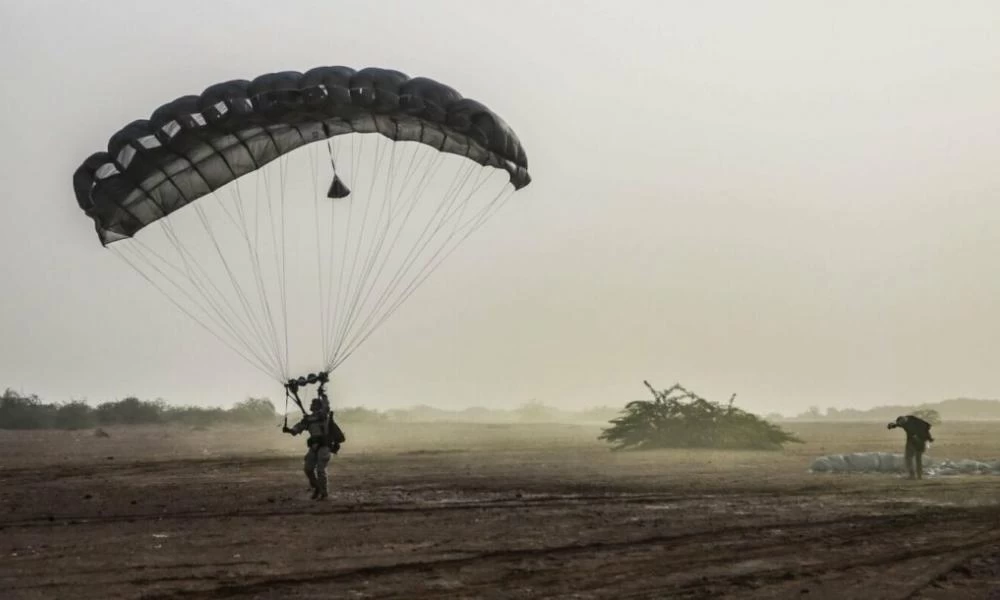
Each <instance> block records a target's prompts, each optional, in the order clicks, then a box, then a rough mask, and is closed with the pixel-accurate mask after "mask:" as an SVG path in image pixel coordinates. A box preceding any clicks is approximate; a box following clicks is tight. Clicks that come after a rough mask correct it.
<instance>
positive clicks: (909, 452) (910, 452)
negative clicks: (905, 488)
mask: <svg viewBox="0 0 1000 600" xmlns="http://www.w3.org/2000/svg"><path fill="white" fill-rule="evenodd" d="M914 450H915V448H914V447H913V444H911V443H910V441H909V440H907V441H906V450H905V452H904V454H903V458H904V459H905V460H906V472H907V473H908V474H909V478H910V479H913V478H914V477H916V474H915V472H914V468H913V462H914V458H915V457H914V454H915V452H914Z"/></svg>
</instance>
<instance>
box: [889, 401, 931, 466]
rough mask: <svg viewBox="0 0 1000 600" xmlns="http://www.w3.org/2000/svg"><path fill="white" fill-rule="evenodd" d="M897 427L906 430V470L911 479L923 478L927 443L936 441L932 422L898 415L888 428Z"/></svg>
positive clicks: (911, 416)
mask: <svg viewBox="0 0 1000 600" xmlns="http://www.w3.org/2000/svg"><path fill="white" fill-rule="evenodd" d="M897 427H900V428H902V429H903V431H905V432H906V450H905V453H904V457H905V459H906V470H907V472H908V473H909V479H914V478H916V479H923V478H924V464H923V456H924V452H925V451H926V450H927V443H928V442H933V441H934V438H933V437H931V424H930V423H928V422H927V421H924V420H923V419H921V418H919V417H914V416H913V415H907V416H905V417H896V420H895V421H894V422H892V423H889V425H888V426H887V427H886V429H896V428H897Z"/></svg>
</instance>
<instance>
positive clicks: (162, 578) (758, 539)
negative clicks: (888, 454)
mask: <svg viewBox="0 0 1000 600" xmlns="http://www.w3.org/2000/svg"><path fill="white" fill-rule="evenodd" d="M790 428H791V429H793V430H795V431H797V432H798V433H799V434H800V435H802V436H803V437H805V438H806V439H807V440H808V443H807V444H805V445H803V446H793V447H790V448H789V449H788V450H787V451H784V452H780V453H723V452H708V451H706V452H674V451H665V452H653V453H612V452H609V451H608V450H607V448H606V447H604V446H603V445H602V444H601V443H599V442H597V441H596V440H595V437H596V434H597V433H598V428H597V427H586V426H534V425H515V426H510V425H493V426H489V425H453V426H449V425H442V424H418V425H406V426H404V425H393V426H384V425H383V426H378V427H375V426H356V427H348V428H347V434H348V436H349V443H348V445H346V446H345V448H344V450H343V452H342V454H341V455H340V456H338V457H336V458H335V459H334V461H333V462H332V463H331V468H330V474H331V480H332V485H333V490H334V492H333V494H332V496H331V498H330V499H329V500H328V501H326V502H322V503H316V502H311V501H310V500H308V493H307V489H306V483H305V478H304V476H303V475H302V473H301V470H300V464H301V454H302V450H303V448H302V447H301V446H302V440H301V439H293V438H289V437H287V436H281V435H280V433H278V432H277V431H276V430H273V429H267V430H259V429H258V430H227V431H192V430H189V429H179V428H174V429H161V428H150V429H118V430H115V429H111V430H109V432H110V434H111V437H110V438H97V437H94V436H93V433H92V432H90V431H82V432H75V433H57V432H36V433H28V432H0V481H2V485H0V596H2V597H3V598H6V599H12V600H13V599H28V598H72V599H74V600H83V599H86V598H101V599H106V598H149V599H153V598H157V599H160V598H162V599H166V598H195V599H196V598H282V599H286V598H407V599H410V598H415V597H420V598H422V597H430V598H549V597H555V598H616V599H622V598H838V599H843V598H863V599H878V598H942V599H944V598H949V599H951V598H1000V506H998V501H1000V478H995V477H989V476H969V477H952V478H940V479H928V480H924V481H906V480H903V479H900V478H898V477H895V476H882V475H836V476H835V475H814V474H810V473H808V472H807V471H806V469H807V467H808V465H809V462H810V461H811V460H812V459H813V458H815V457H816V456H818V455H820V454H826V453H832V452H844V451H869V450H895V451H898V450H899V446H900V445H901V443H902V438H901V435H894V433H895V432H887V431H885V429H884V426H879V425H877V424H871V425H810V424H798V425H793V426H790ZM935 433H936V437H937V438H938V440H939V443H938V444H937V445H936V446H935V448H934V456H935V457H937V458H980V459H985V458H997V457H1000V424H952V425H948V426H940V427H938V428H935ZM990 594H992V595H990Z"/></svg>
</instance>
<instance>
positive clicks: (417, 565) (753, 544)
mask: <svg viewBox="0 0 1000 600" xmlns="http://www.w3.org/2000/svg"><path fill="white" fill-rule="evenodd" d="M922 512H926V513H929V514H928V515H922V514H913V515H902V516H899V517H895V518H890V519H886V518H885V517H848V518H840V519H833V520H825V521H810V522H788V523H772V524H765V525H759V526H744V527H728V528H722V529H709V530H703V531H697V532H687V533H680V534H666V535H653V536H647V537H642V538H628V539H624V540H617V541H610V542H592V543H585V544H568V545H563V546H549V547H541V548H515V549H506V550H497V551H491V552H480V553H475V554H463V553H457V554H460V555H459V556H445V557H442V558H437V559H432V560H416V561H410V562H401V563H392V564H384V565H369V566H364V567H359V568H354V569H342V570H339V571H332V572H331V571H325V572H316V571H302V572H295V573H288V574H283V575H281V576H278V577H265V578H261V579H257V580H254V581H247V582H241V583H240V584H224V585H221V586H217V587H213V588H211V589H208V590H197V591H194V590H186V591H174V592H164V593H160V594H151V595H145V596H143V598H146V599H148V600H169V599H176V598H180V597H183V598H214V597H241V596H243V595H246V594H255V593H262V592H266V591H277V590H276V588H289V589H291V588H295V587H301V586H310V585H319V584H327V583H335V582H336V583H345V582H347V581H351V580H357V579H367V578H372V577H379V576H391V575H398V574H401V573H405V572H425V571H437V570H442V569H446V570H457V569H461V568H466V567H469V566H473V565H476V564H477V563H484V562H506V563H516V562H521V561H524V560H526V559H538V558H548V559H552V558H566V557H569V556H572V555H585V554H602V553H612V554H613V553H615V552H627V553H635V552H637V551H639V552H647V553H648V552H649V550H648V548H647V549H644V548H643V547H648V546H670V548H669V549H668V550H667V551H666V553H664V552H660V553H658V556H657V557H656V558H657V560H660V561H662V560H664V559H669V556H665V555H664V554H668V555H676V556H677V558H676V559H675V560H673V561H671V562H670V563H669V566H670V568H671V569H672V570H675V571H679V570H693V569H698V568H702V569H703V568H705V567H709V566H719V565H725V564H727V563H729V562H732V560H733V556H732V554H733V553H735V554H738V555H740V556H745V555H746V553H747V552H749V551H752V550H769V549H773V550H777V551H779V553H784V554H797V553H798V550H797V549H796V545H797V544H803V543H809V542H819V541H821V540H823V539H826V538H828V537H829V536H830V535H831V531H830V530H829V529H827V528H828V527H836V526H842V527H845V528H846V529H847V531H844V532H841V533H839V534H838V535H839V536H840V538H841V539H840V540H839V541H838V544H839V545H842V546H848V545H850V544H851V543H853V541H855V540H856V539H857V538H859V537H869V536H871V535H873V534H877V533H888V532H903V531H906V528H907V527H919V526H921V525H923V524H924V523H925V522H926V520H927V517H928V516H940V513H939V512H938V511H934V510H926V511H922ZM951 520H953V521H961V520H962V519H961V518H952V519H951ZM938 522H940V521H938ZM861 525H867V526H865V527H862V526H861ZM766 530H771V531H774V530H781V531H783V532H785V533H786V535H784V536H781V537H777V538H774V539H768V540H762V539H760V538H759V537H758V538H751V540H750V541H749V542H747V541H745V540H746V538H747V537H748V536H749V535H750V534H754V533H759V532H761V531H766ZM802 530H804V533H801V534H800V537H798V538H796V539H790V535H788V534H794V533H796V532H800V531H802ZM802 535H806V536H811V537H808V538H805V539H803V538H802V537H801V536H802ZM723 537H728V538H731V539H732V541H734V542H736V543H737V544H739V543H740V542H742V545H738V546H737V547H735V548H734V549H733V550H732V553H731V554H728V555H719V556H704V555H702V556H696V557H693V558H684V557H685V555H686V554H687V553H688V552H689V548H688V547H687V546H692V545H696V544H699V543H701V544H705V545H708V546H710V547H714V548H718V547H720V546H722V545H724V544H725V542H726V540H723V539H720V538H723ZM683 545H686V546H683ZM699 552H702V553H704V550H699ZM448 554H452V555H453V554H456V553H454V552H453V553H448ZM863 564H870V563H863ZM771 571H773V572H774V574H778V573H779V572H780V574H782V575H783V574H784V573H786V572H787V568H785V567H782V568H778V569H773V570H771ZM771 571H763V572H761V575H766V574H768V573H770V572H771ZM817 572H819V571H817ZM607 575H608V573H607V572H602V573H601V577H600V579H599V580H596V581H593V582H588V583H587V584H586V585H585V586H584V589H588V590H594V589H599V588H601V587H605V586H606V585H608V581H607V579H608V578H607ZM636 575H639V574H637V573H634V572H630V573H629V576H630V577H631V576H636ZM640 576H641V575H640ZM747 577H748V575H747V574H740V575H736V576H733V577H732V578H730V579H732V580H736V581H738V580H742V579H745V578H747ZM725 582H726V578H715V579H713V580H711V581H708V583H714V584H723V583H725ZM136 583H145V584H150V583H155V582H153V581H149V580H144V581H142V582H136ZM705 583H706V580H705V579H702V580H699V581H697V582H695V583H692V584H691V585H690V586H685V585H681V586H679V587H676V588H674V591H677V592H680V593H684V592H686V591H693V590H696V589H698V588H700V587H702V586H704V585H705ZM491 585H493V584H492V583H491ZM469 591H470V590H469V589H468V588H464V590H463V594H465V593H468V592H469ZM617 593H618V592H616V594H617ZM460 596H461V595H460ZM661 597H662V596H661Z"/></svg>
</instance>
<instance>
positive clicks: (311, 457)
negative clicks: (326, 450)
mask: <svg viewBox="0 0 1000 600" xmlns="http://www.w3.org/2000/svg"><path fill="white" fill-rule="evenodd" d="M303 462H304V463H305V465H304V467H305V472H306V477H307V478H308V479H309V487H311V488H312V490H313V498H315V497H316V496H317V495H318V494H319V482H317V481H316V450H315V449H314V448H309V451H308V452H306V456H305V460H304V461H303Z"/></svg>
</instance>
